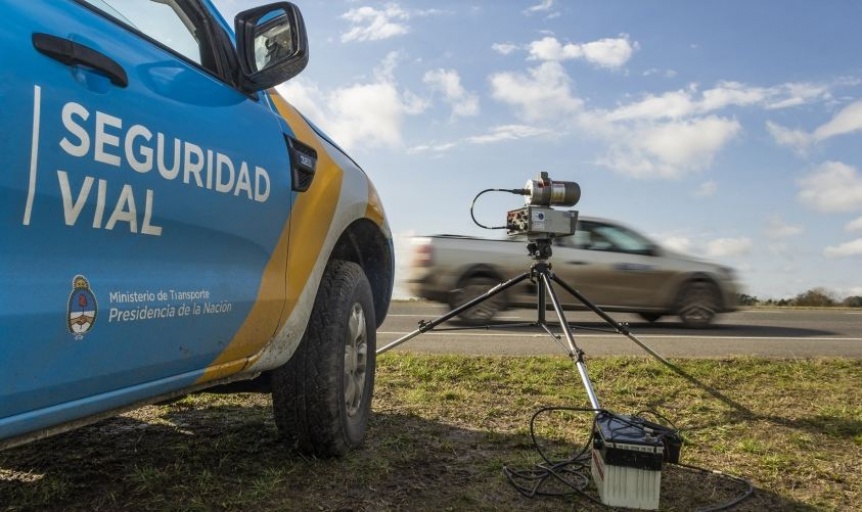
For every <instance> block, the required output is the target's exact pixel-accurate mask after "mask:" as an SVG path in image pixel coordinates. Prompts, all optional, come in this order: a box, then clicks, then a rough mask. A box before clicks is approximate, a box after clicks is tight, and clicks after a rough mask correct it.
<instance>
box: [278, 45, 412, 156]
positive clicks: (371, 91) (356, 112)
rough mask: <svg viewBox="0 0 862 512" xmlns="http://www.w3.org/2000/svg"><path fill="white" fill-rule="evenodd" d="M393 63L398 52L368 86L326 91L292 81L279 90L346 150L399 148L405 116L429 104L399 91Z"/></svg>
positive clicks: (408, 93) (349, 86) (379, 68)
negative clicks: (382, 147) (359, 146)
mask: <svg viewBox="0 0 862 512" xmlns="http://www.w3.org/2000/svg"><path fill="white" fill-rule="evenodd" d="M396 62H397V53H395V52H393V53H390V54H389V55H387V57H386V58H385V59H384V60H383V61H382V62H381V65H380V66H379V67H378V68H377V69H376V70H375V72H374V80H373V81H372V82H369V83H358V84H354V85H348V86H344V87H339V88H337V89H334V90H332V91H328V92H326V91H323V90H321V89H320V88H319V86H317V84H314V83H311V82H309V81H307V80H302V79H294V80H291V81H290V82H288V83H286V84H283V85H281V86H279V87H278V90H279V91H280V92H281V93H282V94H283V95H284V97H285V98H286V99H287V100H288V101H290V102H291V103H292V104H294V105H295V106H296V107H297V108H299V109H300V110H302V112H304V113H305V114H306V115H307V116H308V117H309V118H310V119H311V120H312V121H314V122H315V123H317V124H319V125H320V126H321V127H322V128H323V129H324V130H325V131H326V132H327V134H328V135H329V136H331V137H332V138H333V140H335V141H336V142H337V143H338V144H339V145H341V146H342V147H344V148H345V149H348V150H349V149H351V148H353V147H355V146H357V145H358V143H359V142H361V144H362V146H363V147H375V146H389V147H398V146H400V145H401V143H402V140H401V133H402V125H403V122H404V118H405V116H408V115H416V114H419V113H422V112H423V111H424V110H425V109H426V108H427V106H428V105H427V103H425V102H424V101H423V100H422V99H420V98H419V97H418V96H416V95H415V94H413V93H411V92H409V91H399V88H398V84H397V82H396V81H395V78H394V69H395V65H396Z"/></svg>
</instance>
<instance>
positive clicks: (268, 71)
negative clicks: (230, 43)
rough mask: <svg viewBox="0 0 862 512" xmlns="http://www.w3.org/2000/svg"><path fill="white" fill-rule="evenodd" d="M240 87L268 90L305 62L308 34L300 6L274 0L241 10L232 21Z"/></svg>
mask: <svg viewBox="0 0 862 512" xmlns="http://www.w3.org/2000/svg"><path fill="white" fill-rule="evenodd" d="M234 25H235V28H236V47H237V57H238V58H239V64H240V69H241V70H242V75H243V82H244V83H243V86H244V88H245V89H247V90H249V91H260V90H262V89H268V88H270V87H273V86H275V85H278V84H280V83H283V82H286V81H287V80H290V79H291V78H293V77H295V76H296V75H298V74H299V73H300V72H301V71H302V70H303V69H305V66H306V64H308V35H307V34H306V32H305V22H304V21H303V20H302V13H300V12H299V8H298V7H297V6H295V5H294V4H292V3H290V2H276V3H272V4H268V5H262V6H260V7H255V8H253V9H248V10H246V11H242V12H240V13H239V14H237V15H236V18H235V20H234Z"/></svg>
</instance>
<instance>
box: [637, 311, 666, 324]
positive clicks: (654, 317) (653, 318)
mask: <svg viewBox="0 0 862 512" xmlns="http://www.w3.org/2000/svg"><path fill="white" fill-rule="evenodd" d="M638 315H639V316H640V317H641V318H643V319H644V320H646V321H647V322H649V323H654V322H658V319H659V318H661V317H662V316H664V315H662V314H661V313H638Z"/></svg>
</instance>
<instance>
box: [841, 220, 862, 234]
mask: <svg viewBox="0 0 862 512" xmlns="http://www.w3.org/2000/svg"><path fill="white" fill-rule="evenodd" d="M860 229H862V217H859V218H858V219H856V220H851V221H850V222H848V223H847V225H846V226H844V231H859V230H860Z"/></svg>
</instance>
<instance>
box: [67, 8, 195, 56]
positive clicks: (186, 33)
mask: <svg viewBox="0 0 862 512" xmlns="http://www.w3.org/2000/svg"><path fill="white" fill-rule="evenodd" d="M83 1H84V2H85V3H87V4H89V5H91V6H93V7H95V8H96V9H98V10H99V11H102V12H103V13H105V14H107V15H108V16H110V17H111V18H114V19H115V20H117V21H119V22H120V23H122V24H124V25H127V26H128V27H130V28H132V29H135V30H136V31H138V32H140V33H142V34H144V35H146V36H147V37H149V38H150V39H153V40H154V41H156V42H158V43H160V44H162V45H163V46H165V47H166V48H169V49H171V50H173V51H174V52H176V53H179V54H180V55H182V56H183V57H185V58H186V59H188V60H190V61H192V62H194V63H195V64H198V65H201V66H204V67H207V68H210V66H208V65H207V64H206V62H205V55H206V47H205V46H203V45H202V42H201V40H200V36H199V34H204V33H205V32H204V31H203V30H199V29H198V27H197V26H196V25H195V23H194V22H193V21H192V19H191V17H190V16H189V15H188V14H187V13H186V12H185V11H184V10H183V9H182V7H181V6H180V5H179V2H178V1H177V0H83ZM210 69H211V68H210Z"/></svg>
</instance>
